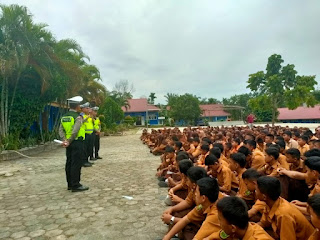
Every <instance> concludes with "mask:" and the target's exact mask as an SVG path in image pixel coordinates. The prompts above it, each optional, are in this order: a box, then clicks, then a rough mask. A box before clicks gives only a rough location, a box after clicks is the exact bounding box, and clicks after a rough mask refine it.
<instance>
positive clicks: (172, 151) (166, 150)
mask: <svg viewBox="0 0 320 240" xmlns="http://www.w3.org/2000/svg"><path fill="white" fill-rule="evenodd" d="M165 152H166V153H174V148H173V147H171V146H166V149H165Z"/></svg>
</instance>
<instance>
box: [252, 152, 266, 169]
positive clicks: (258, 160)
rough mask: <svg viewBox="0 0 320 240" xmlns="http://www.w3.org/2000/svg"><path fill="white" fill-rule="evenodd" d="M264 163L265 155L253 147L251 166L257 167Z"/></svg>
mask: <svg viewBox="0 0 320 240" xmlns="http://www.w3.org/2000/svg"><path fill="white" fill-rule="evenodd" d="M265 164H266V161H265V156H264V154H263V153H262V152H261V151H260V150H259V149H257V148H256V149H254V150H253V151H252V162H251V167H252V168H254V169H259V168H261V167H263V166H264V165H265Z"/></svg>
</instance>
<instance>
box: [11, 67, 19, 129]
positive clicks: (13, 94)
mask: <svg viewBox="0 0 320 240" xmlns="http://www.w3.org/2000/svg"><path fill="white" fill-rule="evenodd" d="M20 76H21V73H20V71H19V72H18V75H17V79H16V84H15V86H14V89H13V93H12V98H11V103H10V108H9V113H8V128H9V127H10V120H11V119H10V118H11V110H12V108H13V104H14V100H15V98H16V92H17V87H18V83H19V80H20Z"/></svg>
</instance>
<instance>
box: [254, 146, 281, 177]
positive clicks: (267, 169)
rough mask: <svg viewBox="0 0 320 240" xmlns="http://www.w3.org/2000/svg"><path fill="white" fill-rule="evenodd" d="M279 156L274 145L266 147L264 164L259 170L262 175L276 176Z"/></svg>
mask: <svg viewBox="0 0 320 240" xmlns="http://www.w3.org/2000/svg"><path fill="white" fill-rule="evenodd" d="M278 158H279V150H278V149H277V148H274V147H269V148H267V149H266V157H265V161H266V164H265V166H264V167H262V168H260V169H259V171H260V172H262V173H263V174H264V175H268V176H271V177H272V176H273V177H274V176H278V175H279V172H278V168H280V163H279V161H278Z"/></svg>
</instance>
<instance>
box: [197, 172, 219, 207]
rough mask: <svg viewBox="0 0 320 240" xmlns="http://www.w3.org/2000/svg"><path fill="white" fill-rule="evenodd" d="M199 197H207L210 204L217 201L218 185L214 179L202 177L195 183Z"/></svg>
mask: <svg viewBox="0 0 320 240" xmlns="http://www.w3.org/2000/svg"><path fill="white" fill-rule="evenodd" d="M197 185H198V187H199V192H200V195H202V196H203V195H205V196H207V197H208V199H209V201H210V202H211V203H214V202H215V201H217V199H218V196H219V185H218V181H217V180H216V179H215V178H210V177H204V178H201V179H200V180H198V181H197Z"/></svg>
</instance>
